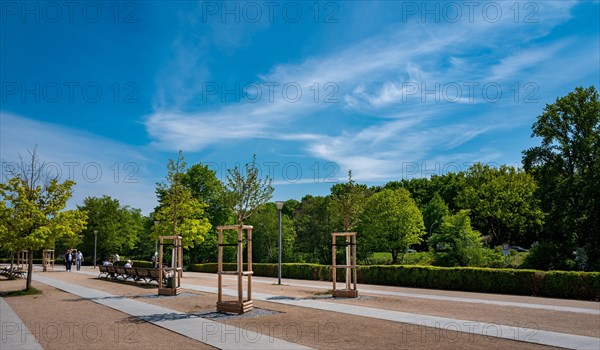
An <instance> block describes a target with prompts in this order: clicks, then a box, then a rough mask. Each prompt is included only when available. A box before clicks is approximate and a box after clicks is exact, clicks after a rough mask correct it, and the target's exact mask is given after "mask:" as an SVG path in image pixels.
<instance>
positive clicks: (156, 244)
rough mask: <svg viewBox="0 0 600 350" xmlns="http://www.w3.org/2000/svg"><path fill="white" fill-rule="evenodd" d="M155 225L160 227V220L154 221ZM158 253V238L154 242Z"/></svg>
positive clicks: (155, 250)
mask: <svg viewBox="0 0 600 350" xmlns="http://www.w3.org/2000/svg"><path fill="white" fill-rule="evenodd" d="M154 225H158V220H155V221H154ZM156 252H158V238H157V239H155V240H154V253H156Z"/></svg>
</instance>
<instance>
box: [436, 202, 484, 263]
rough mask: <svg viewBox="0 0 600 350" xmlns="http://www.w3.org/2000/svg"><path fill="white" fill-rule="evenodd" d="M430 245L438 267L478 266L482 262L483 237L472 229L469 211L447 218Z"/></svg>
mask: <svg viewBox="0 0 600 350" xmlns="http://www.w3.org/2000/svg"><path fill="white" fill-rule="evenodd" d="M428 243H429V247H430V249H431V250H432V251H433V257H434V262H435V264H436V265H441V266H477V265H479V264H480V263H481V261H482V257H483V253H482V245H481V235H480V234H479V232H477V231H475V230H473V229H472V228H471V219H469V211H468V210H461V211H460V212H458V213H457V214H455V215H449V216H446V217H445V218H444V220H443V222H442V225H441V227H440V230H439V232H437V233H435V234H433V235H431V237H429V240H428Z"/></svg>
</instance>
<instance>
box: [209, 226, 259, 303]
mask: <svg viewBox="0 0 600 350" xmlns="http://www.w3.org/2000/svg"><path fill="white" fill-rule="evenodd" d="M217 230H218V232H219V237H218V242H219V246H218V257H217V275H218V276H217V280H218V284H219V285H218V289H217V292H218V295H217V311H219V312H232V313H236V314H243V313H245V312H248V311H250V310H252V308H253V301H252V274H253V272H252V226H248V225H228V226H218V227H217ZM244 230H245V231H246V242H247V243H246V244H247V249H248V250H247V255H248V267H247V270H244ZM224 231H237V242H236V243H223V233H224ZM225 246H235V247H237V250H236V251H237V259H236V261H237V263H236V265H237V266H236V270H235V271H223V247H225ZM223 275H235V276H237V286H238V296H237V300H229V301H224V300H223V277H222V276H223ZM244 276H247V277H248V295H247V298H246V299H244V284H243V283H244Z"/></svg>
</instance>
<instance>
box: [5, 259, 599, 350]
mask: <svg viewBox="0 0 600 350" xmlns="http://www.w3.org/2000/svg"><path fill="white" fill-rule="evenodd" d="M84 269H85V268H84ZM86 270H87V271H92V270H91V269H86ZM34 273H39V274H40V275H45V276H47V277H52V278H56V279H60V280H64V281H65V282H71V283H77V284H79V285H82V286H86V287H91V288H95V289H98V290H103V291H106V292H109V293H113V294H118V295H123V296H128V297H131V298H133V299H136V300H138V301H141V302H145V303H149V304H154V305H160V306H163V307H168V308H171V309H174V310H177V311H181V312H187V313H205V312H213V311H215V303H216V295H215V294H212V293H199V292H194V291H188V290H184V291H183V292H184V293H183V294H182V295H180V296H177V297H159V298H156V297H154V296H155V295H156V288H155V287H145V286H143V285H141V284H140V285H134V284H133V283H122V282H112V281H107V280H103V279H97V278H95V276H90V275H84V274H77V273H66V272H62V271H56V272H45V273H43V272H38V271H36V272H34ZM255 280H257V279H255ZM262 281H265V282H267V283H256V282H257V281H255V283H253V290H254V291H255V292H261V293H268V294H274V295H284V296H291V297H302V298H308V297H314V298H319V299H320V300H326V301H330V302H336V303H350V304H355V305H364V306H369V307H373V308H381V309H387V310H398V311H404V312H413V313H419V314H429V315H438V316H445V317H452V318H458V319H465V320H476V321H484V322H490V323H497V324H506V325H515V326H519V327H531V326H532V324H533V325H534V326H535V327H534V328H536V329H543V330H554V331H558V332H565V333H572V334H579V335H589V336H596V337H598V336H600V335H599V334H598V329H599V327H598V325H599V323H598V322H600V320H599V319H600V317H598V316H595V315H583V314H575V313H570V312H554V311H547V310H533V309H522V308H513V307H511V308H505V307H498V306H491V305H482V304H468V303H460V302H441V301H435V300H423V299H417V298H406V297H395V296H381V295H364V296H363V295H362V294H361V298H358V299H354V300H352V299H342V300H333V299H331V298H329V297H328V296H327V294H324V292H326V291H327V289H326V287H327V286H330V284H327V283H321V284H319V283H317V285H318V286H322V287H325V288H323V289H319V288H307V287H294V286H289V285H282V286H277V285H273V284H271V283H268V282H270V280H268V279H265V280H262ZM182 282H183V283H185V284H198V285H204V286H211V287H215V286H216V278H215V276H214V275H209V274H194V273H185V274H184V279H183V281H182ZM294 282H297V283H305V284H313V281H292V280H290V283H294ZM34 284H35V286H36V287H37V288H40V289H42V290H43V291H44V294H43V295H38V296H26V297H11V298H7V299H6V300H7V302H8V303H9V305H10V306H11V307H12V308H13V309H14V310H15V312H17V314H18V315H19V316H20V317H21V318H22V319H23V321H24V323H25V324H26V325H27V326H28V327H29V328H30V330H31V332H32V333H33V334H34V335H35V336H36V339H37V340H38V341H39V342H40V343H41V344H42V346H44V348H46V349H54V348H62V347H64V345H67V344H73V345H74V346H82V347H86V348H89V349H100V348H116V349H141V348H148V347H154V348H156V347H158V348H163V347H166V348H175V349H190V348H209V346H207V345H205V344H202V343H199V342H196V341H194V340H192V339H189V338H187V337H185V336H181V335H178V334H176V333H173V332H170V331H168V330H165V329H162V328H160V327H158V326H154V325H152V324H149V323H146V322H143V321H140V320H138V319H136V318H133V317H130V316H128V315H126V314H123V313H121V312H118V311H116V310H113V309H110V308H108V307H105V306H102V305H98V304H95V303H93V302H91V301H88V300H84V299H82V298H80V297H77V296H74V295H71V294H68V293H65V292H61V291H58V290H56V289H54V288H51V287H48V286H45V285H42V284H39V283H34ZM22 286H24V280H15V281H4V280H3V281H2V282H0V292H2V291H6V290H16V289H19V288H22ZM235 286H236V283H235V281H233V280H227V281H226V285H225V288H230V289H233V288H235ZM366 287H367V288H369V289H375V288H379V287H375V286H366ZM386 290H387V289H386ZM390 290H393V289H390ZM418 291H419V292H422V291H423V290H418ZM437 292H439V291H437ZM459 296H462V297H464V296H465V295H459ZM480 297H481V296H480ZM483 297H484V298H491V296H490V295H483ZM321 298H323V299H321ZM525 298H526V299H527V300H531V299H529V298H528V297H525ZM535 300H536V301H535V302H537V303H542V302H546V303H547V302H548V300H546V299H541V298H535ZM512 301H519V302H523V300H519V299H518V297H516V299H514V300H512ZM573 302H574V303H573ZM550 303H558V304H559V305H560V304H561V303H565V304H566V305H569V306H579V307H594V306H597V305H599V304H598V303H589V302H581V301H568V300H565V301H561V300H554V299H553V300H550ZM584 305H585V306H584ZM255 307H256V308H261V309H266V310H270V311H272V313H271V314H269V315H265V316H259V317H247V318H235V319H228V320H219V319H218V318H217V319H213V320H214V321H217V322H221V323H222V324H223V330H224V331H228V330H229V331H230V330H231V328H227V325H232V326H235V327H239V328H242V329H246V330H249V331H253V332H258V333H261V334H263V335H264V336H274V337H277V338H280V339H284V340H287V341H290V342H294V343H299V344H303V345H307V346H311V347H315V348H320V349H333V348H343V349H365V348H368V349H399V348H400V349H414V348H417V349H431V348H434V349H456V348H465V349H481V348H489V349H500V348H503V349H506V348H511V349H512V348H519V349H534V348H548V347H547V346H542V345H537V344H531V343H524V342H516V341H511V340H505V339H498V338H493V337H485V336H482V335H474V334H469V333H463V332H456V331H454V330H452V327H445V326H444V325H441V326H440V327H439V328H432V327H423V326H416V325H408V324H401V323H397V322H391V321H385V320H378V319H371V318H364V317H359V316H352V315H345V314H340V313H335V312H328V311H320V310H315V309H307V308H301V307H294V306H287V305H281V304H276V303H270V302H263V301H256V300H255ZM40 310H43V312H40ZM62 314H66V315H68V316H66V317H68V321H67V320H63V318H64V317H63V318H61V316H59V315H62ZM68 322H75V323H76V324H77V326H71V327H72V329H73V331H72V332H69V330H70V329H69V328H68V327H69V325H68ZM57 326H59V327H61V328H63V329H61V330H62V332H61V334H60V337H59V336H57V335H55V334H53V333H50V332H51V331H56V330H57V329H58V328H57ZM55 333H56V332H55ZM97 333H101V334H102V336H101V337H99V336H96V334H97ZM246 336H247V334H246V333H239V332H238V333H235V332H233V333H231V334H229V335H228V337H230V339H232V341H235V340H236V339H238V338H241V337H246ZM228 339H229V338H228ZM246 340H251V339H246Z"/></svg>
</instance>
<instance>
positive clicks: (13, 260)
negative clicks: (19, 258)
mask: <svg viewBox="0 0 600 350" xmlns="http://www.w3.org/2000/svg"><path fill="white" fill-rule="evenodd" d="M14 262H15V253H13V252H10V270H11V271H12V269H13V265H14Z"/></svg>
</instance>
